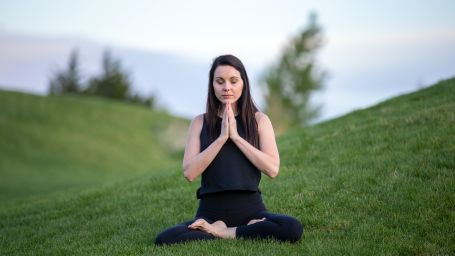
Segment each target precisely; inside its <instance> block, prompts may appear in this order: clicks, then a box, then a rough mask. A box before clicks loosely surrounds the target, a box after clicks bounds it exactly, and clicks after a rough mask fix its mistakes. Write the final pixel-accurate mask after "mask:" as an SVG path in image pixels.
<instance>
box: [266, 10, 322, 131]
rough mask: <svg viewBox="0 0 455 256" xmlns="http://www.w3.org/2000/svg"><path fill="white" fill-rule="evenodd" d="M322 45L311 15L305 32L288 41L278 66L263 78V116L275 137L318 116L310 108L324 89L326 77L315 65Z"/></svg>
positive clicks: (320, 30) (315, 18)
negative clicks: (264, 89) (264, 91)
mask: <svg viewBox="0 0 455 256" xmlns="http://www.w3.org/2000/svg"><path fill="white" fill-rule="evenodd" d="M322 45H323V35H322V29H321V27H320V26H319V25H318V24H317V15H316V14H315V13H310V15H309V18H308V25H307V26H306V28H304V29H303V30H302V32H301V33H300V34H299V35H297V36H296V37H294V38H293V39H292V40H291V41H290V43H289V44H288V45H287V46H286V47H285V48H284V50H283V52H282V54H281V56H280V57H279V60H278V62H277V64H275V65H273V66H272V67H271V68H269V70H268V72H267V73H266V74H265V76H264V78H263V82H264V84H265V85H266V97H265V98H266V113H267V114H268V115H269V117H270V119H271V120H272V122H273V123H274V125H275V129H276V130H277V133H281V132H284V131H285V130H287V129H288V128H291V127H296V126H304V125H307V124H308V122H309V121H311V120H312V119H314V118H315V117H317V116H318V115H319V112H320V107H319V106H313V105H310V96H311V93H312V92H314V91H316V90H319V89H321V88H322V87H323V83H324V80H325V78H326V75H327V74H326V72H324V71H321V70H319V69H318V67H317V66H316V64H315V55H316V53H317V51H318V50H319V49H320V48H321V47H322Z"/></svg>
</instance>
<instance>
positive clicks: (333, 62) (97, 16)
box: [0, 0, 455, 119]
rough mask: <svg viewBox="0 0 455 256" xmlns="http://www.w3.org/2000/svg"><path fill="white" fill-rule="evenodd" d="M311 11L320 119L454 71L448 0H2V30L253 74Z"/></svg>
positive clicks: (453, 19)
mask: <svg viewBox="0 0 455 256" xmlns="http://www.w3.org/2000/svg"><path fill="white" fill-rule="evenodd" d="M310 11H315V12H316V13H317V14H318V18H319V23H320V24H321V25H322V27H323V28H324V34H325V36H326V45H325V46H324V48H323V49H322V50H321V52H320V54H319V57H318V61H319V64H320V66H321V67H322V68H323V69H325V70H327V71H328V72H329V73H330V79H329V80H328V81H327V84H326V88H325V90H324V91H322V92H321V93H320V94H319V96H318V99H317V100H316V101H318V102H321V103H323V104H324V106H326V107H325V111H324V113H323V119H326V118H330V117H333V116H337V115H340V114H343V113H346V112H347V111H350V110H352V109H356V108H361V107H365V106H368V105H371V104H374V103H376V102H378V101H380V100H383V99H386V98H388V97H391V96H395V95H397V94H401V93H404V92H409V91H412V90H415V89H417V88H418V87H422V86H426V85H428V84H430V83H434V82H436V81H438V80H439V79H443V78H448V77H450V76H454V75H455V47H454V46H455V15H453V13H454V12H455V1H450V0H434V1H430V0H422V1H391V0H387V1H354V0H350V1H348V0H346V1H341V0H340V1H322V0H319V1H298V0H295V1H293V0H281V1H241V0H236V1H234V0H233V1H208V0H195V1H177V0H171V1H164V0H163V1H119V0H117V1H112V0H109V1H108V0H103V1H101V0H79V1H69V0H60V1H56V0H55V1H51V0H27V1H25V0H17V1H12V0H11V1H1V2H0V33H3V34H6V35H8V34H15V35H32V36H39V37H50V38H56V37H57V38H66V37H68V38H80V39H84V40H85V39H86V40H92V41H94V42H99V43H101V44H107V45H114V46H119V47H126V48H132V49H140V50H143V51H165V52H169V53H173V54H178V55H181V56H185V57H187V58H191V59H194V60H196V61H202V62H204V63H205V62H208V63H210V61H211V60H212V59H213V57H215V56H217V55H219V54H224V53H232V54H235V55H237V56H239V57H240V58H241V59H242V60H243V62H244V63H245V65H246V66H247V68H248V67H250V68H251V70H255V71H257V73H255V74H256V75H257V74H259V73H260V72H259V71H260V70H264V69H265V68H266V67H267V66H269V65H270V64H271V63H272V62H273V61H274V60H275V59H276V57H277V56H278V55H279V53H280V51H281V49H282V47H283V45H284V44H285V43H286V42H287V41H288V40H289V39H290V37H292V36H293V35H295V34H297V33H298V32H299V31H300V29H301V28H302V27H304V25H305V24H306V21H307V17H308V13H309V12H310ZM0 53H1V52H0ZM3 54H5V53H3ZM1 57H2V56H1V55H0V58H1ZM202 75H203V76H204V77H206V73H204V74H202ZM250 76H251V75H250ZM1 79H2V77H1V76H0V83H2V80H1ZM252 80H254V79H252ZM256 80H257V79H256ZM257 101H260V100H257ZM169 104H170V105H172V104H174V103H173V102H168V105H169ZM176 104H177V103H176ZM175 112H176V113H179V114H183V115H187V116H190V115H192V114H193V112H191V111H187V112H186V113H184V111H181V110H177V109H176V111H175ZM196 112H200V109H197V110H194V114H196Z"/></svg>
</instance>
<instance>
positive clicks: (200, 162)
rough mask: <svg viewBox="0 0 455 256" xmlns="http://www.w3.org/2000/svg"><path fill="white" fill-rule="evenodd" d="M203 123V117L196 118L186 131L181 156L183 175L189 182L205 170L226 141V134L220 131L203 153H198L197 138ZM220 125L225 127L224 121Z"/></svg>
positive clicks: (198, 140) (198, 144) (198, 141)
mask: <svg viewBox="0 0 455 256" xmlns="http://www.w3.org/2000/svg"><path fill="white" fill-rule="evenodd" d="M203 122H204V116H203V115H199V116H197V117H196V118H194V119H193V121H192V122H191V125H190V128H189V131H188V139H187V143H186V147H185V153H184V156H183V175H184V176H185V178H186V179H187V180H188V181H189V182H192V181H194V180H195V179H196V178H197V177H199V176H200V175H201V174H202V173H203V172H204V171H205V169H207V167H208V166H209V164H210V163H211V162H212V161H213V159H214V158H215V156H216V155H217V154H218V152H219V151H220V150H221V147H222V146H223V145H224V143H225V142H226V141H227V139H228V134H226V132H224V130H223V129H222V132H221V134H220V136H219V137H218V138H217V139H216V140H215V141H214V142H213V143H212V144H210V146H208V147H207V148H206V149H205V150H204V151H202V152H200V144H201V142H200V138H199V136H200V134H201V129H202V124H203ZM222 125H225V124H224V120H223V124H222ZM223 132H224V133H223Z"/></svg>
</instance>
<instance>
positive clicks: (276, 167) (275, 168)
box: [268, 163, 280, 179]
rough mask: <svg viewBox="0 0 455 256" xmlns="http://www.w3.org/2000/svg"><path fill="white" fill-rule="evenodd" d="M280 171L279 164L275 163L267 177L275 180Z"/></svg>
mask: <svg viewBox="0 0 455 256" xmlns="http://www.w3.org/2000/svg"><path fill="white" fill-rule="evenodd" d="M279 171H280V163H276V164H275V165H274V166H273V167H272V168H270V171H269V172H268V174H269V175H268V176H269V177H270V178H271V179H275V178H276V177H277V176H278V173H279Z"/></svg>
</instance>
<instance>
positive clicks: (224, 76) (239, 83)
mask: <svg viewBox="0 0 455 256" xmlns="http://www.w3.org/2000/svg"><path fill="white" fill-rule="evenodd" d="M213 89H214V91H215V96H216V98H217V99H218V100H219V101H221V102H222V103H234V102H236V101H237V100H238V99H239V98H240V96H241V95H242V91H243V80H242V77H241V76H240V72H239V71H237V69H235V68H234V67H232V66H228V65H223V66H218V67H217V68H216V69H215V73H214V76H213Z"/></svg>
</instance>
